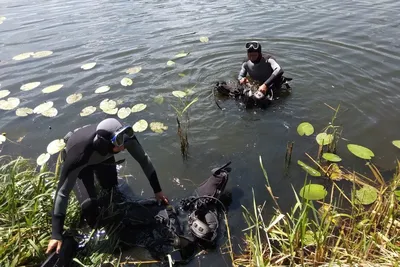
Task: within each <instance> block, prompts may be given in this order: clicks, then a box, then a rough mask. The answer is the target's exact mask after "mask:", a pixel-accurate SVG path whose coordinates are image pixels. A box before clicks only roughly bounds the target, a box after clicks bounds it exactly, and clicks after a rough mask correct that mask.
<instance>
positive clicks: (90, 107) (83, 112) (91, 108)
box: [79, 106, 97, 117]
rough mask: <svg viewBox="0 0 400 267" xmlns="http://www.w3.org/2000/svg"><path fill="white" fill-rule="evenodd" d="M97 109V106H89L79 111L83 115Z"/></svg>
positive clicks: (87, 114)
mask: <svg viewBox="0 0 400 267" xmlns="http://www.w3.org/2000/svg"><path fill="white" fill-rule="evenodd" d="M96 109H97V108H96V107H93V106H88V107H86V108H84V109H82V111H81V113H79V115H80V116H81V117H86V116H89V115H90V114H93V113H94V112H95V111H96Z"/></svg>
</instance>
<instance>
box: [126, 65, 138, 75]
mask: <svg viewBox="0 0 400 267" xmlns="http://www.w3.org/2000/svg"><path fill="white" fill-rule="evenodd" d="M141 70H142V67H133V68H129V69H127V70H125V73H128V74H136V73H138V72H140V71H141Z"/></svg>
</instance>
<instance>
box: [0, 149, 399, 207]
mask: <svg viewBox="0 0 400 267" xmlns="http://www.w3.org/2000/svg"><path fill="white" fill-rule="evenodd" d="M0 144H1V143H0ZM394 195H395V196H396V198H397V200H398V201H400V190H396V191H394Z"/></svg>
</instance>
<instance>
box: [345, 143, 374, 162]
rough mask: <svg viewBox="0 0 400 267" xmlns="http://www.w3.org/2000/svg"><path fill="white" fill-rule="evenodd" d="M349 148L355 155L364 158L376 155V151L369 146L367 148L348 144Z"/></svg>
mask: <svg viewBox="0 0 400 267" xmlns="http://www.w3.org/2000/svg"><path fill="white" fill-rule="evenodd" d="M347 148H348V149H349V151H350V152H351V153H353V154H354V155H355V156H357V157H359V158H362V159H372V157H374V156H375V155H374V152H372V151H371V150H370V149H369V148H366V147H363V146H360V145H355V144H348V145H347Z"/></svg>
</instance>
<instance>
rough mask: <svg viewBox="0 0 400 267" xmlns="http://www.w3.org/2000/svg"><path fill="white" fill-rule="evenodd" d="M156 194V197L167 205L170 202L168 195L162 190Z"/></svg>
mask: <svg viewBox="0 0 400 267" xmlns="http://www.w3.org/2000/svg"><path fill="white" fill-rule="evenodd" d="M154 195H155V196H156V199H157V200H159V201H161V202H163V203H165V204H166V205H168V204H169V201H168V198H167V196H166V195H164V193H163V192H162V191H161V192H158V193H155V194H154Z"/></svg>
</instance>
